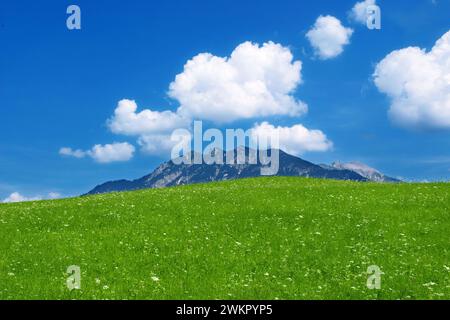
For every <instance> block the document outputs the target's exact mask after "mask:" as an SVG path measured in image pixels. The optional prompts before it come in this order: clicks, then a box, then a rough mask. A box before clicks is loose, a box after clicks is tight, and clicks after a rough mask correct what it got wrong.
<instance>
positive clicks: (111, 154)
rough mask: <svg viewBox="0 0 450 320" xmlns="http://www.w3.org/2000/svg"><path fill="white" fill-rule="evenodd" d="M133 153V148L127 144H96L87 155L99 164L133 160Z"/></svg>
mask: <svg viewBox="0 0 450 320" xmlns="http://www.w3.org/2000/svg"><path fill="white" fill-rule="evenodd" d="M134 151H135V148H134V146H133V145H131V144H129V143H127V142H122V143H113V144H105V145H100V144H97V145H95V146H94V147H93V148H92V150H90V151H89V155H90V156H91V157H92V158H93V159H94V160H95V161H97V162H99V163H110V162H118V161H119V162H120V161H128V160H130V159H131V158H133V155H134Z"/></svg>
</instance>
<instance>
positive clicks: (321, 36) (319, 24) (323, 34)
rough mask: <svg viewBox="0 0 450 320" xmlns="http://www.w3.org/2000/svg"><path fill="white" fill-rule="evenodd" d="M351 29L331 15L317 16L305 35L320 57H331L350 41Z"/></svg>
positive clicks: (338, 53)
mask: <svg viewBox="0 0 450 320" xmlns="http://www.w3.org/2000/svg"><path fill="white" fill-rule="evenodd" d="M352 34H353V29H351V28H346V27H344V26H343V25H342V23H341V21H340V20H339V19H337V18H335V17H333V16H319V17H318V18H317V20H316V22H315V24H314V26H312V28H311V29H310V30H309V31H308V32H307V33H306V37H307V39H308V40H309V42H310V43H311V46H312V47H313V48H314V51H315V54H316V55H317V56H318V57H319V58H320V59H323V60H325V59H331V58H334V57H337V56H339V55H340V54H341V53H342V52H343V51H344V46H345V45H348V44H349V43H350V38H351V36H352Z"/></svg>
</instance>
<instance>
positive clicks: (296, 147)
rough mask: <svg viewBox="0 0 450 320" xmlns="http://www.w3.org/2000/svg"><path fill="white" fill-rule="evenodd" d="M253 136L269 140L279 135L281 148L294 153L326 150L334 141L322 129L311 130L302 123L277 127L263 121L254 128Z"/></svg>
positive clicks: (300, 153)
mask: <svg viewBox="0 0 450 320" xmlns="http://www.w3.org/2000/svg"><path fill="white" fill-rule="evenodd" d="M252 135H253V137H257V138H258V139H262V140H263V141H268V138H270V137H274V136H278V141H279V148H280V149H281V150H283V151H286V152H287V153H290V154H292V155H302V154H303V153H305V152H324V151H328V150H330V149H331V148H332V147H333V143H332V142H331V141H330V140H328V138H327V136H326V135H325V134H324V133H323V132H322V131H320V130H310V129H307V128H305V127H304V126H303V125H301V124H297V125H294V126H292V127H281V126H278V127H275V126H274V125H272V124H270V123H268V122H263V123H261V124H256V125H255V126H254V127H253V128H252Z"/></svg>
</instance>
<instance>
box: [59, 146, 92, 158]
mask: <svg viewBox="0 0 450 320" xmlns="http://www.w3.org/2000/svg"><path fill="white" fill-rule="evenodd" d="M59 154H60V155H62V156H69V157H74V158H78V159H81V158H84V157H85V156H86V152H85V151H83V150H79V149H78V150H72V148H66V147H65V148H61V149H59Z"/></svg>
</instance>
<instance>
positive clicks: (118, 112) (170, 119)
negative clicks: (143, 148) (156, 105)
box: [108, 99, 189, 136]
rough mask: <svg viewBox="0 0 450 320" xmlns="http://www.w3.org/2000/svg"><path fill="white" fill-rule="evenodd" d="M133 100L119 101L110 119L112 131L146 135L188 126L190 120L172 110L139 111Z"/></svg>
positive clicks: (109, 124) (109, 123)
mask: <svg viewBox="0 0 450 320" xmlns="http://www.w3.org/2000/svg"><path fill="white" fill-rule="evenodd" d="M137 108H138V107H137V104H136V102H135V101H133V100H128V99H123V100H121V101H119V103H118V105H117V108H116V109H115V111H114V116H113V117H112V118H111V119H109V120H108V126H109V128H110V129H111V131H112V132H114V133H117V134H124V135H137V136H139V135H144V134H151V133H160V132H167V131H171V130H173V129H174V128H179V127H183V126H186V124H187V123H188V122H189V121H188V120H187V119H185V118H183V117H181V116H180V115H178V114H177V113H175V112H172V111H162V112H159V111H152V110H149V109H145V110H142V111H141V112H136V111H137Z"/></svg>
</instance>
